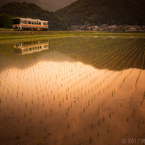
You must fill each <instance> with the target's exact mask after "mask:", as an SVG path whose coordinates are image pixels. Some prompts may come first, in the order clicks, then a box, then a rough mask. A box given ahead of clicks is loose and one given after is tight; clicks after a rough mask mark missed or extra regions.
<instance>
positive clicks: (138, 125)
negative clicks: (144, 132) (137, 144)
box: [138, 121, 140, 129]
mask: <svg viewBox="0 0 145 145" xmlns="http://www.w3.org/2000/svg"><path fill="white" fill-rule="evenodd" d="M139 127H140V121H138V129H139Z"/></svg>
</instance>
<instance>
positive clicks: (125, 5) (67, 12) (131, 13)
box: [55, 0, 145, 26]
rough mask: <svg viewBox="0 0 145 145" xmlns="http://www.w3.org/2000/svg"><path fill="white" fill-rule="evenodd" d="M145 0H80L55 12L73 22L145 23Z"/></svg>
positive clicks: (68, 22) (95, 23)
mask: <svg viewBox="0 0 145 145" xmlns="http://www.w3.org/2000/svg"><path fill="white" fill-rule="evenodd" d="M144 6H145V0H117V1H116V0H109V1H108V0H78V1H76V2H74V3H72V4H71V5H69V6H67V7H65V8H63V9H60V10H58V11H56V12H55V14H57V15H58V16H60V17H61V18H63V19H64V20H65V21H66V23H67V24H68V25H69V26H71V25H73V24H77V25H78V24H81V25H84V24H87V23H90V24H92V25H101V24H108V25H113V24H117V25H120V24H129V25H134V24H136V25H145V8H144Z"/></svg>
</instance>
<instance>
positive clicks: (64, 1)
mask: <svg viewBox="0 0 145 145" xmlns="http://www.w3.org/2000/svg"><path fill="white" fill-rule="evenodd" d="M24 1H25V2H27V3H34V4H36V5H38V6H40V7H41V8H43V9H45V10H49V11H56V10H58V9H60V8H63V7H65V6H67V5H69V4H71V3H72V2H74V1H76V0H61V1H60V0H53V1H52V0H0V6H3V5H4V4H6V3H9V2H24Z"/></svg>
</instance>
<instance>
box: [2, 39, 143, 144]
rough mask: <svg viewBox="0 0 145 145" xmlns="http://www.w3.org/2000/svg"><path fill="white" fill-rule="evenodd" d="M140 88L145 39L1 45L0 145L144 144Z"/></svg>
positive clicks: (58, 40)
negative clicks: (124, 140) (130, 142)
mask: <svg viewBox="0 0 145 145" xmlns="http://www.w3.org/2000/svg"><path fill="white" fill-rule="evenodd" d="M144 81H145V39H141V38H138V39H134V38H130V39H126V38H113V39H112V38H99V37H98V38H67V39H56V40H44V41H42V40H41V41H37V42H25V43H24V42H23V43H21V42H20V43H17V44H3V45H1V46H0V141H1V144H4V145H5V144H6V145H7V144H11V145H13V144H14V145H15V144H22V145H23V144H24V145H26V144H46V145H47V144H58V145H59V144H66V145H68V144H69V145H74V144H83V145H85V144H86V145H88V144H94V145H96V144H99V145H106V144H110V145H111V144H113V145H114V144H117V145H121V144H122V139H123V138H125V139H128V140H127V142H128V143H129V141H130V140H129V139H130V138H133V139H144V136H145V131H144V128H145V116H144V113H145V100H144V99H145V85H144ZM141 141H142V140H140V143H141ZM143 141H144V140H143Z"/></svg>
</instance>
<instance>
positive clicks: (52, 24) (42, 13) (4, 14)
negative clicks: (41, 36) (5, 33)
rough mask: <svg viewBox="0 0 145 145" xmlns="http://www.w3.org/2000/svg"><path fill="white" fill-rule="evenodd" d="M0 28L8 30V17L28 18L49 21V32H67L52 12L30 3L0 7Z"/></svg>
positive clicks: (62, 22)
mask: <svg viewBox="0 0 145 145" xmlns="http://www.w3.org/2000/svg"><path fill="white" fill-rule="evenodd" d="M0 17H1V18H2V19H3V20H4V21H0V27H2V28H4V27H5V28H9V27H10V25H11V21H10V17H11V18H12V17H26V18H27V17H29V18H34V19H42V20H47V21H49V29H50V30H67V29H68V26H67V24H66V23H65V21H64V20H63V19H62V18H60V17H58V16H57V15H56V14H54V13H53V12H49V11H47V10H44V9H42V8H40V7H39V6H37V5H35V4H32V3H26V2H23V3H19V2H10V3H8V4H5V5H4V6H2V7H0Z"/></svg>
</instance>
